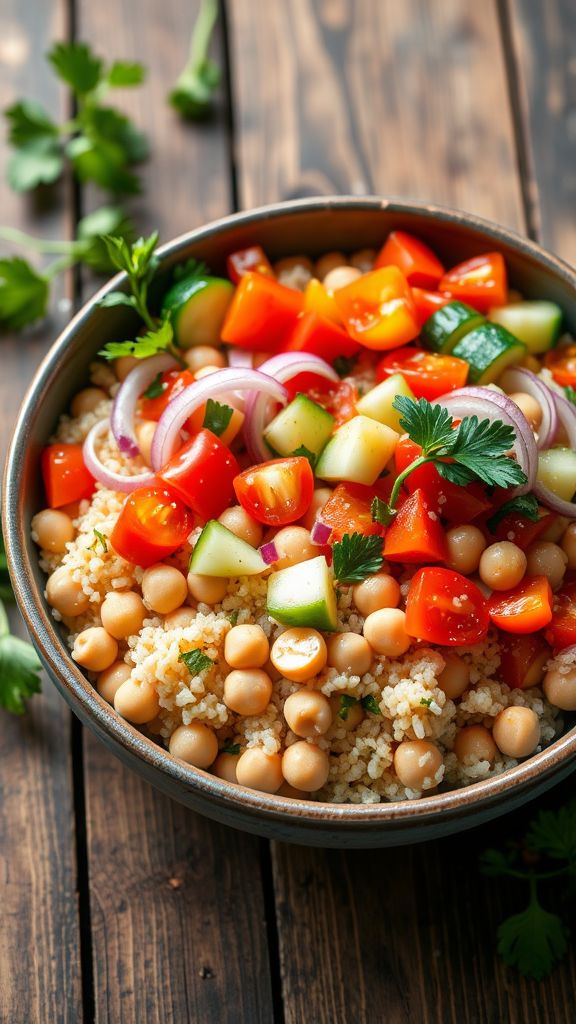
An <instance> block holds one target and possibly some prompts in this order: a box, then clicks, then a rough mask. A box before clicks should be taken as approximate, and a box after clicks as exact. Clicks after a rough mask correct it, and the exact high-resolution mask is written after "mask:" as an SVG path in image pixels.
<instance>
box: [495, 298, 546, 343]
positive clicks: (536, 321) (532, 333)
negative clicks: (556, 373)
mask: <svg viewBox="0 0 576 1024" xmlns="http://www.w3.org/2000/svg"><path fill="white" fill-rule="evenodd" d="M490 319H491V320H492V321H493V322H494V323H495V324H500V325H501V326H502V327H505V328H506V330H508V331H511V332H512V334H513V335H514V336H515V337H516V338H519V340H520V341H523V342H524V344H525V345H526V348H527V349H528V351H529V352H532V353H533V354H534V355H538V354H539V353H540V352H547V351H548V349H549V348H552V346H553V345H554V344H556V342H557V341H558V338H559V335H560V330H561V328H562V310H561V309H560V306H557V305H556V303H555V302H547V301H545V300H538V301H535V302H514V303H511V304H510V305H509V306H497V307H496V308H495V309H492V310H490Z"/></svg>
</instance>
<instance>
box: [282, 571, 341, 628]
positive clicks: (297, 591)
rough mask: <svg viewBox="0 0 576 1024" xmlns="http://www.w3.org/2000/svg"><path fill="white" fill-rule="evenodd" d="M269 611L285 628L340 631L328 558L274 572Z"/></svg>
mask: <svg viewBox="0 0 576 1024" xmlns="http://www.w3.org/2000/svg"><path fill="white" fill-rule="evenodd" d="M266 610H267V612H268V614H269V615H271V616H272V618H273V619H275V620H276V622H281V623H282V625H283V626H311V627H312V628H313V629H327V630H333V629H336V625H337V620H336V594H335V593H334V584H333V583H332V579H331V577H330V573H329V571H328V565H327V564H326V559H325V558H324V556H323V555H319V556H318V558H310V559H309V560H308V561H307V562H299V563H298V564H297V565H290V566H289V567H288V568H287V569H280V570H279V571H278V572H273V573H272V575H271V576H270V579H269V580H268V597H267V599H266Z"/></svg>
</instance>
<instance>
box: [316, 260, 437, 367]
mask: <svg viewBox="0 0 576 1024" xmlns="http://www.w3.org/2000/svg"><path fill="white" fill-rule="evenodd" d="M334 301H335V303H336V305H337V307H338V311H339V313H340V316H341V317H342V320H343V322H344V326H345V327H346V329H347V331H348V332H349V334H351V335H352V337H353V338H355V339H356V341H359V342H360V343H361V344H362V345H365V346H366V348H372V349H377V350H382V349H389V348H398V347H399V346H400V345H406V343H407V342H409V341H413V339H414V338H415V337H416V336H417V335H418V333H419V331H420V324H419V323H418V317H417V315H416V307H415V305H414V299H413V298H412V291H411V289H410V285H409V284H408V282H407V280H406V278H405V277H404V274H403V273H402V271H401V270H398V268H397V267H381V268H380V270H372V271H370V273H368V274H363V275H362V276H361V277H359V278H358V280H356V281H352V283H351V284H348V285H346V286H345V287H344V288H339V289H338V291H336V292H334Z"/></svg>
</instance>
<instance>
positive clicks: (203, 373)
mask: <svg viewBox="0 0 576 1024" xmlns="http://www.w3.org/2000/svg"><path fill="white" fill-rule="evenodd" d="M221 369H222V367H221V366H213V365H212V363H210V364H209V365H208V366H201V367H200V369H199V370H196V373H195V374H194V377H195V378H196V380H202V377H209V376H210V374H212V373H218V370H221Z"/></svg>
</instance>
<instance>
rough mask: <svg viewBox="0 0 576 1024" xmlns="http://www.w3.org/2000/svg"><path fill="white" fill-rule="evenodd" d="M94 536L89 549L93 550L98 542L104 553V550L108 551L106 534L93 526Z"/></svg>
mask: <svg viewBox="0 0 576 1024" xmlns="http://www.w3.org/2000/svg"><path fill="white" fill-rule="evenodd" d="M94 537H95V538H96V539H95V541H94V543H93V544H92V547H91V548H90V550H91V551H95V550H96V547H97V546H98V544H100V546H101V548H102V551H103V552H104V554H106V552H107V551H108V539H107V537H106V535H105V534H104V533H100V530H97V529H96V527H94Z"/></svg>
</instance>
